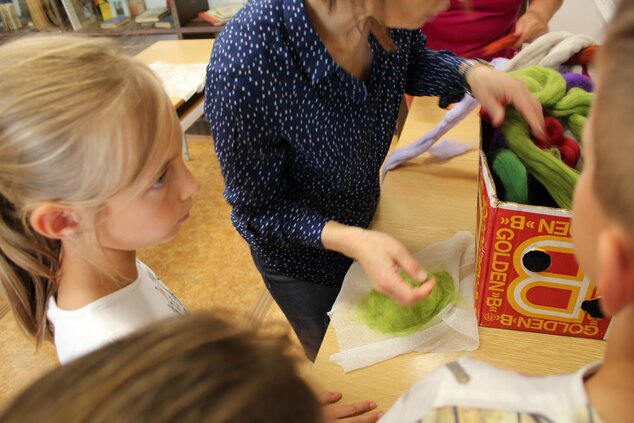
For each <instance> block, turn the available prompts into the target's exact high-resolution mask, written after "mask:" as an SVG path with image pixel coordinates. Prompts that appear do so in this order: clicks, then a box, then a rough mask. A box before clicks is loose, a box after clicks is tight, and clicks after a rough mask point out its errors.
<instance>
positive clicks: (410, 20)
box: [325, 0, 470, 51]
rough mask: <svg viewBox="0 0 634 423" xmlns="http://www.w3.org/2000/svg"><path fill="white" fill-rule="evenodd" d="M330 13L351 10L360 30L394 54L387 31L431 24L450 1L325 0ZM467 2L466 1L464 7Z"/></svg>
mask: <svg viewBox="0 0 634 423" xmlns="http://www.w3.org/2000/svg"><path fill="white" fill-rule="evenodd" d="M325 1H327V2H328V6H329V8H330V11H331V12H333V13H337V11H336V8H337V7H346V8H347V7H350V8H351V9H352V13H353V14H354V15H355V17H356V19H357V20H358V21H359V22H360V28H362V29H365V28H367V29H369V31H370V32H372V34H374V36H375V37H376V38H377V40H378V41H379V43H380V44H381V46H382V47H383V48H384V49H385V50H387V51H393V50H394V48H395V46H394V43H393V41H392V39H391V37H390V33H389V30H388V28H396V29H419V28H420V27H422V26H423V25H424V24H425V23H427V22H430V21H432V20H433V19H434V18H435V17H436V15H438V14H439V13H440V12H442V11H444V10H447V9H448V8H449V5H450V1H449V0H325ZM467 4H470V0H465V5H467Z"/></svg>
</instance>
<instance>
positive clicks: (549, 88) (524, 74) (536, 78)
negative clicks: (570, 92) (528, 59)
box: [509, 66, 566, 108]
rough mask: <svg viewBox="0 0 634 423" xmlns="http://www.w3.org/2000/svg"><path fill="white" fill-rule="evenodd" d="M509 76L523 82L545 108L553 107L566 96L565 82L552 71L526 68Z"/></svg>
mask: <svg viewBox="0 0 634 423" xmlns="http://www.w3.org/2000/svg"><path fill="white" fill-rule="evenodd" d="M509 75H512V76H514V77H515V78H517V79H519V80H521V81H523V82H524V83H525V84H526V86H527V87H528V89H529V90H530V92H532V93H533V94H534V95H535V98H537V101H539V102H540V103H541V105H542V106H544V107H545V108H550V107H552V106H554V105H555V104H557V102H558V101H559V100H560V99H561V98H562V97H563V96H564V95H565V94H566V80H565V79H564V77H563V76H561V74H560V73H559V72H557V71H556V70H554V69H550V68H546V67H543V66H527V67H525V68H522V69H518V70H516V71H513V72H509Z"/></svg>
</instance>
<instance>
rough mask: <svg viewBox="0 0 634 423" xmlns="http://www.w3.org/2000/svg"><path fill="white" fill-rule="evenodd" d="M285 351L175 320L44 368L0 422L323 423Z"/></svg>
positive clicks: (236, 330)
mask: <svg viewBox="0 0 634 423" xmlns="http://www.w3.org/2000/svg"><path fill="white" fill-rule="evenodd" d="M291 346H292V344H291V341H290V338H289V336H288V331H286V330H285V331H284V334H282V335H280V334H274V335H266V336H264V335H262V334H257V333H255V332H254V331H253V330H250V329H247V328H245V327H240V326H236V325H233V324H230V323H228V322H227V321H225V320H222V319H220V318H217V317H214V316H212V315H209V314H198V315H190V316H186V317H176V318H174V319H170V320H165V321H163V322H160V323H157V324H155V325H154V326H151V327H149V328H147V329H145V330H142V331H140V332H137V333H135V334H133V335H132V336H130V337H128V338H125V339H122V340H120V341H118V342H116V343H113V344H111V345H109V346H106V347H105V348H103V349H101V350H97V351H95V352H93V353H91V354H89V355H87V356H84V357H82V358H79V359H77V360H75V361H73V362H71V363H69V364H68V365H65V366H63V367H60V368H58V369H56V370H53V371H52V372H50V373H49V374H47V375H46V376H44V377H43V378H41V379H40V380H38V381H37V382H35V383H34V384H33V385H32V386H31V387H30V388H28V389H27V390H25V391H24V392H23V393H22V394H21V395H20V396H19V397H18V398H17V399H16V400H15V401H14V402H13V404H11V405H10V406H9V408H8V409H7V410H6V412H5V414H4V415H2V416H0V421H2V422H4V423H10V422H36V421H46V422H64V423H69V422H89V421H90V422H118V423H125V422H152V423H161V422H179V423H188V422H191V423H194V422H196V423H198V422H214V423H224V422H227V423H228V422H244V423H251V422H253V423H255V422H259V423H265V422H271V423H273V422H275V423H279V422H306V423H323V422H324V417H323V414H322V409H321V406H320V404H319V402H318V400H317V397H316V396H315V394H314V392H313V391H312V389H311V388H310V387H309V386H308V384H307V383H306V382H305V381H304V380H303V379H302V378H301V377H300V375H299V373H298V369H297V361H296V356H295V355H294V354H293V353H292V352H291V351H292V349H291Z"/></svg>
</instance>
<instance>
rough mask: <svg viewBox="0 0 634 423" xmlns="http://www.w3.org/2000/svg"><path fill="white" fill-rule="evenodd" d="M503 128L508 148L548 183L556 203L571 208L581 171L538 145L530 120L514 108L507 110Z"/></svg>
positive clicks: (531, 171) (540, 179)
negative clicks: (531, 130)
mask: <svg viewBox="0 0 634 423" xmlns="http://www.w3.org/2000/svg"><path fill="white" fill-rule="evenodd" d="M502 132H503V133H504V136H505V137H506V141H507V143H508V146H509V148H510V149H511V150H512V151H513V153H515V154H516V155H517V157H519V159H520V160H521V161H522V163H524V165H525V166H526V169H527V170H528V171H529V172H530V173H531V174H533V176H535V178H536V179H537V180H538V181H539V182H540V183H541V184H542V185H544V187H546V189H547V190H548V192H549V193H550V195H551V196H552V197H553V199H554V200H555V202H557V205H559V207H563V208H566V209H570V208H572V194H573V192H574V189H575V185H576V184H577V180H578V179H579V173H578V172H577V171H576V170H574V169H571V168H569V167H568V166H566V165H565V164H564V163H563V162H562V161H561V160H558V159H557V158H555V157H554V156H553V155H552V154H549V153H547V152H545V151H543V150H541V149H540V148H539V147H537V146H536V145H535V144H534V143H533V142H532V141H531V139H530V137H529V129H528V124H527V123H526V121H524V119H523V118H522V116H521V115H520V114H519V112H517V111H516V110H515V109H512V108H508V109H507V110H506V119H505V120H504V123H503V124H502Z"/></svg>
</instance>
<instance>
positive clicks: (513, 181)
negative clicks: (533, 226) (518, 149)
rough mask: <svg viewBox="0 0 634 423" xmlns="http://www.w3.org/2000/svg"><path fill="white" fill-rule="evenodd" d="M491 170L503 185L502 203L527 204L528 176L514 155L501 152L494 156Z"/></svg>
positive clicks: (509, 151) (506, 151) (504, 151)
mask: <svg viewBox="0 0 634 423" xmlns="http://www.w3.org/2000/svg"><path fill="white" fill-rule="evenodd" d="M493 170H494V171H495V173H496V175H498V177H499V178H500V181H501V182H502V185H504V201H514V202H516V203H520V204H528V174H527V173H526V167H524V165H523V164H522V162H521V160H520V159H518V158H517V156H516V155H515V153H513V152H512V151H511V150H501V151H500V152H499V153H498V154H497V155H496V156H495V160H494V161H493Z"/></svg>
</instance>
